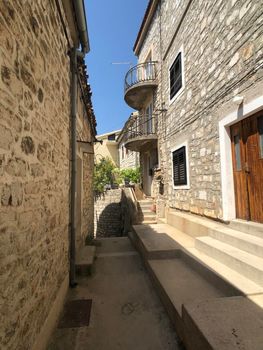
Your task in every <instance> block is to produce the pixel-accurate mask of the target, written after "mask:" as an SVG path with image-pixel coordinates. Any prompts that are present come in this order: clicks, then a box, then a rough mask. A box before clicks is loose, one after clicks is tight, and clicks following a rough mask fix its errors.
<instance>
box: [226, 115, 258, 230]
mask: <svg viewBox="0 0 263 350" xmlns="http://www.w3.org/2000/svg"><path fill="white" fill-rule="evenodd" d="M231 143H232V159H233V172H234V185H235V200H236V214H237V217H238V218H240V219H244V220H252V221H256V222H261V223H263V111H261V112H260V113H257V114H255V115H253V116H251V117H249V118H246V119H244V120H242V121H240V122H238V123H237V124H235V125H232V126H231Z"/></svg>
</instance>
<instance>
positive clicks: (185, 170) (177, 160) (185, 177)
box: [171, 142, 190, 189]
mask: <svg viewBox="0 0 263 350" xmlns="http://www.w3.org/2000/svg"><path fill="white" fill-rule="evenodd" d="M171 162H172V181H173V188H174V189H190V176H189V162H188V143H187V142H184V143H182V144H180V145H178V146H177V147H175V148H173V149H172V150H171Z"/></svg>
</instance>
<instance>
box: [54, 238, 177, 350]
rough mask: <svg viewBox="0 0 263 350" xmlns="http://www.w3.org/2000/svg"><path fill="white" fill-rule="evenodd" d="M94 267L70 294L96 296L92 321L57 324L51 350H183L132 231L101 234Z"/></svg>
mask: <svg viewBox="0 0 263 350" xmlns="http://www.w3.org/2000/svg"><path fill="white" fill-rule="evenodd" d="M100 243H101V246H100V247H97V253H96V255H97V259H96V261H95V266H94V272H93V274H92V276H90V277H81V278H79V279H78V283H79V284H78V286H77V288H75V289H71V290H70V291H69V294H68V300H74V299H81V298H86V299H92V309H91V316H90V324H89V326H88V327H81V328H68V329H57V330H56V332H55V333H54V335H53V338H52V340H51V343H50V345H49V347H48V350H84V349H85V350H118V349H121V350H179V349H181V347H180V346H179V345H178V344H179V341H178V339H177V336H176V333H175V331H174V329H173V327H172V324H171V323H170V320H169V318H168V316H167V314H166V312H165V310H164V308H163V306H162V305H161V302H160V300H159V298H158V296H157V295H156V293H155V291H154V289H153V286H152V284H151V281H150V279H149V277H148V275H147V272H146V271H145V269H144V267H143V264H142V261H141V259H140V256H139V255H138V254H137V252H136V251H135V250H134V248H133V247H132V245H131V243H130V241H129V239H128V238H127V237H123V238H106V239H101V240H100Z"/></svg>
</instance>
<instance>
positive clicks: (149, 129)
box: [123, 114, 157, 142]
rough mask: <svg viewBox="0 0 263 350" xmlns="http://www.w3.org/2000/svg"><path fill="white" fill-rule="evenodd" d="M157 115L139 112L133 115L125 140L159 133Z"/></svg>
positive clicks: (128, 124) (127, 127)
mask: <svg viewBox="0 0 263 350" xmlns="http://www.w3.org/2000/svg"><path fill="white" fill-rule="evenodd" d="M156 122H157V118H156V115H148V114H138V115H132V116H131V117H130V120H129V122H128V123H127V126H126V130H125V134H124V138H123V139H124V142H128V141H131V140H132V139H135V138H143V137H145V138H147V136H149V135H155V134H156V133H157V123H156Z"/></svg>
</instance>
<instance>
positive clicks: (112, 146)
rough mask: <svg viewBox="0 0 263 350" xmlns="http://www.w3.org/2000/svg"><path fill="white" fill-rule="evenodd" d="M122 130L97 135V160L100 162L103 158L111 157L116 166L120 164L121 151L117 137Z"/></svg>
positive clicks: (95, 149) (95, 150)
mask: <svg viewBox="0 0 263 350" xmlns="http://www.w3.org/2000/svg"><path fill="white" fill-rule="evenodd" d="M120 132H121V130H115V131H111V132H107V133H105V134H101V135H98V136H97V139H98V141H100V142H97V143H96V144H95V147H94V152H95V160H96V162H99V161H100V159H102V158H106V157H107V158H110V160H111V161H112V162H113V164H114V165H115V166H119V152H118V143H117V138H118V136H119V134H120Z"/></svg>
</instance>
